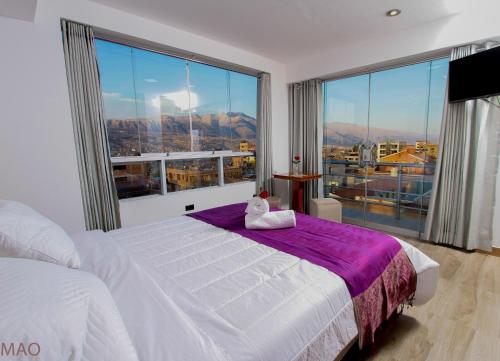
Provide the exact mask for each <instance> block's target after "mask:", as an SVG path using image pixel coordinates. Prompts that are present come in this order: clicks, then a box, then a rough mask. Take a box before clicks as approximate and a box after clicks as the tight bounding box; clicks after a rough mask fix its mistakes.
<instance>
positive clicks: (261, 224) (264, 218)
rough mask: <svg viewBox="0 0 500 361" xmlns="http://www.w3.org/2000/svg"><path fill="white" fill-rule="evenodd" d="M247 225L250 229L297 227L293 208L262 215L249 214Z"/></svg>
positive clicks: (246, 217) (246, 219)
mask: <svg viewBox="0 0 500 361" xmlns="http://www.w3.org/2000/svg"><path fill="white" fill-rule="evenodd" d="M245 227H246V228H248V229H280V228H290V227H295V212H294V211H292V210H285V211H276V212H267V213H264V214H261V215H253V214H247V215H246V216H245Z"/></svg>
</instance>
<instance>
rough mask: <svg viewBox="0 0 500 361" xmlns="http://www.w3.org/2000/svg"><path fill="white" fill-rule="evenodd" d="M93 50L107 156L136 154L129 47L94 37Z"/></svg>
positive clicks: (137, 136) (136, 137)
mask: <svg viewBox="0 0 500 361" xmlns="http://www.w3.org/2000/svg"><path fill="white" fill-rule="evenodd" d="M96 51H97V61H98V64H99V73H100V80H101V88H102V99H103V106H104V116H105V119H106V124H107V128H108V139H109V145H110V150H111V156H112V157H118V156H130V155H138V154H140V152H141V148H140V144H139V130H138V125H137V112H136V101H135V90H134V79H133V64H132V48H130V47H128V46H124V45H120V44H115V43H110V42H108V41H103V40H96Z"/></svg>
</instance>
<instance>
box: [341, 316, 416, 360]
mask: <svg viewBox="0 0 500 361" xmlns="http://www.w3.org/2000/svg"><path fill="white" fill-rule="evenodd" d="M421 327H422V325H421V324H420V323H419V322H418V321H417V320H416V319H414V318H413V317H410V316H406V315H404V314H403V315H395V316H392V317H391V318H390V319H389V320H388V321H387V322H385V323H384V325H382V328H381V329H380V330H379V332H378V333H377V335H376V338H375V345H373V346H372V347H370V348H365V349H363V350H359V347H358V344H357V343H356V344H355V345H353V347H351V349H350V350H349V352H348V353H347V354H346V355H345V356H344V358H343V359H342V361H364V360H369V359H370V358H372V357H374V356H376V355H377V352H378V350H380V349H384V354H386V353H387V351H388V350H390V349H391V348H393V347H394V345H395V344H396V339H400V338H406V337H412V334H414V333H415V332H416V331H417V330H418V329H419V328H421Z"/></svg>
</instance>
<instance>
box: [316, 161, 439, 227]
mask: <svg viewBox="0 0 500 361" xmlns="http://www.w3.org/2000/svg"><path fill="white" fill-rule="evenodd" d="M323 165H324V167H323V169H324V177H323V184H324V196H325V197H333V198H336V199H338V200H339V201H341V202H342V204H343V217H344V219H346V220H347V221H348V222H349V221H351V222H353V223H365V222H366V223H367V224H368V223H373V224H378V225H383V226H389V227H397V228H400V229H406V230H411V231H415V232H423V230H424V227H425V219H426V216H427V210H428V205H429V202H430V197H431V192H432V184H433V180H434V170H435V164H433V163H377V164H376V165H375V166H374V167H367V168H361V167H359V165H358V163H355V162H350V161H342V160H330V159H328V160H325V161H324V162H323Z"/></svg>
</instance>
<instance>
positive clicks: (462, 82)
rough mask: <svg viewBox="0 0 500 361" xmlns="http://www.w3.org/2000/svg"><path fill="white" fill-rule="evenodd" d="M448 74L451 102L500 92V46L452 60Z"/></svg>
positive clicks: (449, 98)
mask: <svg viewBox="0 0 500 361" xmlns="http://www.w3.org/2000/svg"><path fill="white" fill-rule="evenodd" d="M448 76H449V86H448V100H449V101H450V102H460V101H465V100H469V99H477V98H485V97H489V96H494V95H498V94H500V47H495V48H492V49H488V50H484V51H481V52H479V53H476V54H473V55H469V56H466V57H464V58H460V59H457V60H453V61H450V70H449V74H448Z"/></svg>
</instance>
